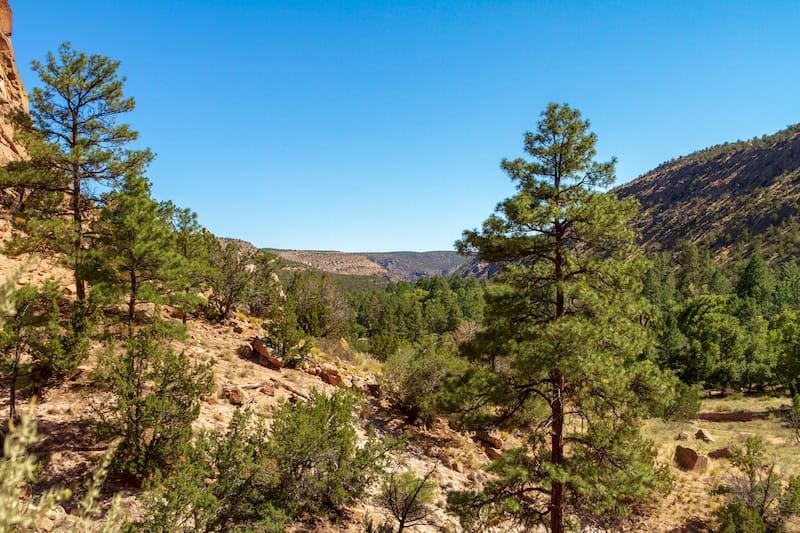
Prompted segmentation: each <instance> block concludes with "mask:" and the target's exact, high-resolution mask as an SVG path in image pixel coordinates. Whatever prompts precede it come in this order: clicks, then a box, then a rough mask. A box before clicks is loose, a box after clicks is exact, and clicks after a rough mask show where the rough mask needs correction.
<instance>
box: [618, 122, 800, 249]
mask: <svg viewBox="0 0 800 533" xmlns="http://www.w3.org/2000/svg"><path fill="white" fill-rule="evenodd" d="M615 191H616V193H617V195H618V196H619V197H620V198H630V197H633V198H636V199H637V200H638V201H639V203H640V204H641V210H640V211H639V213H638V214H637V215H636V217H635V218H634V224H635V227H636V228H637V229H638V230H639V231H640V232H641V242H642V244H643V245H644V247H645V248H646V249H648V250H651V251H655V250H672V249H674V248H675V245H676V244H677V243H678V241H680V240H682V239H686V240H689V241H691V242H693V243H695V244H699V245H702V246H705V247H708V248H709V250H710V251H711V253H712V254H713V255H714V256H715V257H716V258H717V260H718V261H720V262H727V261H730V260H732V259H737V258H741V257H742V256H743V255H749V254H750V253H751V252H752V251H754V250H756V249H758V250H760V252H761V253H762V254H763V255H764V256H765V258H767V260H768V261H770V262H772V261H777V262H779V263H780V262H783V261H785V260H787V259H788V258H789V257H791V256H793V255H796V254H798V253H800V125H794V126H790V127H788V128H786V129H785V130H782V131H780V132H778V133H775V134H773V135H764V136H762V137H760V138H753V139H751V140H749V141H738V142H734V143H725V144H721V145H717V146H713V147H711V148H706V149H704V150H699V151H697V152H694V153H692V154H689V155H687V156H683V157H680V158H678V159H675V160H672V161H668V162H666V163H664V164H662V165H660V166H658V167H657V168H655V169H654V170H652V171H650V172H648V173H647V174H645V175H643V176H641V177H639V178H637V179H635V180H633V181H631V182H630V183H627V184H625V185H623V186H621V187H618V188H617V189H615Z"/></svg>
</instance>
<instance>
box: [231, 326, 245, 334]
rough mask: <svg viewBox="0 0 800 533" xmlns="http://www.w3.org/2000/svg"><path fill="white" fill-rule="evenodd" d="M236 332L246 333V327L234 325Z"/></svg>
mask: <svg viewBox="0 0 800 533" xmlns="http://www.w3.org/2000/svg"><path fill="white" fill-rule="evenodd" d="M233 332H234V333H244V328H242V326H233Z"/></svg>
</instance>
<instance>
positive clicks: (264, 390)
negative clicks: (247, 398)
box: [258, 385, 275, 396]
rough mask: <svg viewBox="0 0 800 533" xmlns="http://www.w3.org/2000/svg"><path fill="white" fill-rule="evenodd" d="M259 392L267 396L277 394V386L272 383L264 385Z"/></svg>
mask: <svg viewBox="0 0 800 533" xmlns="http://www.w3.org/2000/svg"><path fill="white" fill-rule="evenodd" d="M258 392H260V393H261V394H266V395H267V396H275V387H273V386H272V385H264V386H263V387H261V388H260V389H258Z"/></svg>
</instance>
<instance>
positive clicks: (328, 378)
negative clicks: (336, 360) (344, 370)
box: [319, 368, 342, 387]
mask: <svg viewBox="0 0 800 533" xmlns="http://www.w3.org/2000/svg"><path fill="white" fill-rule="evenodd" d="M319 377H321V378H322V381H324V382H325V383H327V384H328V385H333V386H334V387H339V386H340V385H341V384H342V376H340V375H339V371H338V370H334V369H333V368H323V369H321V371H320V374H319Z"/></svg>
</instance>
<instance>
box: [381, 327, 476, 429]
mask: <svg viewBox="0 0 800 533" xmlns="http://www.w3.org/2000/svg"><path fill="white" fill-rule="evenodd" d="M462 364H463V363H462V361H460V360H459V359H458V357H457V355H456V354H455V352H454V350H453V349H452V347H451V346H447V345H445V346H442V345H441V344H437V343H436V342H434V341H433V340H430V339H427V340H426V341H424V342H423V343H421V344H420V345H418V346H416V347H412V346H409V345H404V346H401V347H400V348H399V349H398V350H397V351H396V352H395V353H394V354H392V355H390V356H389V358H388V359H386V362H385V363H384V365H383V375H382V378H381V389H382V390H384V391H385V393H386V397H387V398H388V399H389V401H391V402H392V403H393V404H394V405H395V406H396V407H397V408H399V409H402V410H403V411H405V412H406V413H408V414H409V415H410V416H411V417H413V418H416V417H423V418H428V417H429V416H431V415H432V413H433V409H434V403H435V394H436V393H437V392H438V391H439V390H440V388H441V385H442V382H443V380H444V378H445V377H447V376H448V375H450V374H451V373H453V372H454V371H455V370H456V369H457V368H458V367H459V366H460V365H462Z"/></svg>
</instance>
